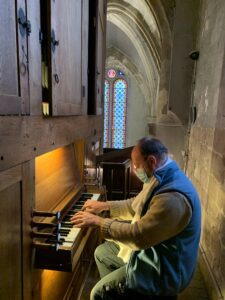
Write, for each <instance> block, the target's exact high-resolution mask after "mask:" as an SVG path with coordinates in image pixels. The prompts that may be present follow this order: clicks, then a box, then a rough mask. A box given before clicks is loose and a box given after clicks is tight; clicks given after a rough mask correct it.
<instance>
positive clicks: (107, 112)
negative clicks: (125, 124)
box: [103, 80, 110, 148]
mask: <svg viewBox="0 0 225 300" xmlns="http://www.w3.org/2000/svg"><path fill="white" fill-rule="evenodd" d="M109 115H110V90H109V81H108V80H105V90H104V145H103V147H104V148H108V147H109V146H110V145H109Z"/></svg>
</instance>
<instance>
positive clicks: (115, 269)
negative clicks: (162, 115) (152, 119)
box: [72, 137, 201, 300]
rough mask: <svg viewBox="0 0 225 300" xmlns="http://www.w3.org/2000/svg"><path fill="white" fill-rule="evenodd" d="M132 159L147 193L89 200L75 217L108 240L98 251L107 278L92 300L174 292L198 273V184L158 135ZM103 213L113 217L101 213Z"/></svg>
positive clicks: (77, 222)
mask: <svg viewBox="0 0 225 300" xmlns="http://www.w3.org/2000/svg"><path fill="white" fill-rule="evenodd" d="M131 157H132V163H133V167H134V170H135V172H136V175H137V176H138V177H139V178H140V179H141V180H142V181H143V183H144V185H143V189H142V191H141V192H140V193H139V194H138V195H137V196H136V197H134V198H131V199H127V200H122V201H107V202H97V201H96V202H95V201H92V200H88V201H87V202H86V203H85V205H84V209H85V211H82V212H79V213H77V214H76V215H74V216H73V217H72V222H73V223H74V224H75V226H77V227H84V226H98V227H100V229H101V232H102V233H103V236H104V237H105V238H106V240H108V241H106V242H105V243H104V244H102V245H100V246H99V247H97V249H96V251H95V260H96V263H97V267H98V269H99V272H100V276H101V280H100V281H99V282H98V283H97V284H96V285H95V287H94V288H93V290H92V292H91V299H92V300H94V299H95V300H97V299H120V297H121V296H120V295H128V297H129V295H134V294H135V293H136V297H138V296H137V295H140V299H145V298H147V297H150V296H151V295H157V296H159V299H160V297H162V296H174V295H176V294H177V293H179V292H180V291H182V290H183V289H184V288H185V287H186V286H187V285H188V284H189V282H190V280H191V278H192V275H193V273H194V269H195V265H196V261H197V254H198V245H199V239H200V230H201V229H200V228H201V206H200V201H199V198H198V195H197V192H196V190H195V188H194V187H193V185H192V183H191V182H190V181H189V179H188V178H187V177H186V176H185V174H184V173H183V172H182V171H181V170H180V168H179V167H178V166H177V164H176V163H175V161H173V160H172V159H170V158H169V157H168V150H167V148H166V147H165V146H164V145H163V144H162V142H160V141H159V140H157V139H154V138H149V137H146V138H143V139H141V140H140V141H139V142H138V143H137V145H136V146H135V147H134V149H133V151H132V154H131ZM103 211H109V212H110V218H102V217H100V216H98V214H99V213H101V212H103ZM131 298H132V297H131ZM148 299H149V298H148Z"/></svg>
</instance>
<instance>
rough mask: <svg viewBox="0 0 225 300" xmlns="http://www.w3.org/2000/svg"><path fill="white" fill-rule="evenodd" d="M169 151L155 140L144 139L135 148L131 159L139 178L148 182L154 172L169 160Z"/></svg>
mask: <svg viewBox="0 0 225 300" xmlns="http://www.w3.org/2000/svg"><path fill="white" fill-rule="evenodd" d="M167 156H168V149H167V148H166V147H165V146H164V145H163V143H162V142H161V141H159V140H158V139H155V138H150V137H144V138H142V139H140V140H139V141H138V143H137V145H136V146H135V147H134V149H133V151H132V153H131V158H132V163H133V166H134V169H135V172H136V174H137V176H138V177H139V178H140V179H141V180H142V181H143V182H144V183H146V182H148V181H149V179H150V177H151V176H152V174H153V172H154V171H155V170H156V169H157V168H159V167H160V166H161V165H163V164H164V162H165V161H166V160H167Z"/></svg>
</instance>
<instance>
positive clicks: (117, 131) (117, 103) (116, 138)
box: [112, 79, 127, 148]
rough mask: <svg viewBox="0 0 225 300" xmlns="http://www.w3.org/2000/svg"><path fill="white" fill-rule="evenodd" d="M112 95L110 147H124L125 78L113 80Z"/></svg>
mask: <svg viewBox="0 0 225 300" xmlns="http://www.w3.org/2000/svg"><path fill="white" fill-rule="evenodd" d="M113 96H114V97H113V122H112V125H113V132H112V147H114V148H124V147H125V138H126V133H125V131H126V102H127V99H126V98H127V84H126V82H125V80H123V79H118V80H116V81H115V83H114V95H113Z"/></svg>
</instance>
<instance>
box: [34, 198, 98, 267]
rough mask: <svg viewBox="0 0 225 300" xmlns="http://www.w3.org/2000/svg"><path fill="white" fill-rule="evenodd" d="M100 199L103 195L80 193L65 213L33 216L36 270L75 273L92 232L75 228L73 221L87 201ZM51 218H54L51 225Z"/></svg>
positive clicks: (45, 213)
mask: <svg viewBox="0 0 225 300" xmlns="http://www.w3.org/2000/svg"><path fill="white" fill-rule="evenodd" d="M100 196H101V194H100V193H81V195H80V196H78V197H77V195H76V196H74V197H73V198H72V199H71V202H70V204H69V205H67V209H66V210H65V211H64V210H62V211H59V212H57V213H51V212H41V211H34V212H33V220H32V227H33V228H35V230H33V231H32V237H33V247H34V248H35V267H36V268H39V269H49V270H58V271H68V272H71V271H73V269H74V267H75V265H76V262H77V259H79V256H80V254H81V252H82V250H83V248H84V246H85V243H86V241H87V240H88V238H89V237H90V234H91V231H92V229H90V228H89V229H88V228H82V229H81V228H76V227H73V224H72V223H71V222H70V219H71V217H72V216H73V215H74V214H75V213H76V212H78V211H80V210H81V209H82V207H83V205H84V203H85V201H86V200H87V199H91V200H93V201H98V200H100ZM37 216H39V217H41V216H44V217H46V216H47V217H48V220H47V222H46V221H45V219H44V220H43V221H41V222H40V221H35V218H36V217H37ZM58 216H60V217H58ZM49 217H52V219H51V220H50V222H49Z"/></svg>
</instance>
